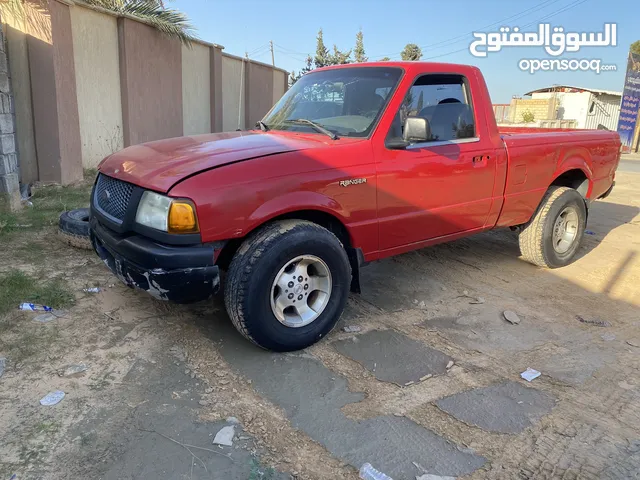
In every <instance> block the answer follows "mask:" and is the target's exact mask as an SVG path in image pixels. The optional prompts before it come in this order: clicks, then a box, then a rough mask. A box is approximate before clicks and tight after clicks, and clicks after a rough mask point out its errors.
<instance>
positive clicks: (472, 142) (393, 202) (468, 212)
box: [377, 74, 496, 250]
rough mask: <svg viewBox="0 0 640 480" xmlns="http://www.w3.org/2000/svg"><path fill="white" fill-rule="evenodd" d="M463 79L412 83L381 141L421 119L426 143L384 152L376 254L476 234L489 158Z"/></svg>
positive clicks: (489, 183) (484, 206)
mask: <svg viewBox="0 0 640 480" xmlns="http://www.w3.org/2000/svg"><path fill="white" fill-rule="evenodd" d="M471 93H472V92H471V91H470V89H469V83H468V82H467V80H466V78H464V77H462V76H461V75H448V74H447V75H443V74H428V75H423V76H421V77H419V78H418V79H417V80H416V81H415V82H414V84H413V86H412V87H411V89H410V90H409V92H408V94H407V97H406V98H405V101H404V102H403V104H402V106H401V107H400V111H398V112H397V114H396V119H395V120H394V122H393V125H392V127H391V129H390V132H389V134H388V136H387V139H390V138H394V137H396V138H397V137H398V136H400V137H401V136H402V125H403V124H404V120H405V119H406V117H407V116H420V117H423V118H426V119H427V120H428V121H429V123H430V126H431V131H432V138H431V139H430V140H429V141H425V142H422V143H417V144H413V145H409V146H408V147H406V148H405V149H391V148H385V149H384V150H383V151H382V158H379V159H378V161H377V168H378V189H377V200H378V219H379V226H380V230H379V231H380V250H387V249H392V248H395V247H400V246H404V245H410V244H412V243H418V242H423V241H425V240H430V239H434V238H438V237H444V236H447V235H451V234H456V233H460V232H466V231H473V230H476V229H481V228H482V227H483V226H484V224H485V221H486V219H487V216H488V214H489V211H490V208H491V204H492V192H493V183H494V176H495V170H496V152H495V147H494V146H493V143H492V142H491V140H490V139H489V138H481V137H480V136H479V135H478V134H477V131H476V127H475V119H476V118H477V117H476V115H475V114H474V111H473V103H472V101H471V97H472V96H471Z"/></svg>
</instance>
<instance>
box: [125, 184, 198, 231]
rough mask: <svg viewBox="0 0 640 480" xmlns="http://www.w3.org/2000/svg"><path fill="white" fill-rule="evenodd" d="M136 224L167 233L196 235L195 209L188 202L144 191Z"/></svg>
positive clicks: (196, 220)
mask: <svg viewBox="0 0 640 480" xmlns="http://www.w3.org/2000/svg"><path fill="white" fill-rule="evenodd" d="M136 222H137V223H139V224H140V225H145V226H147V227H151V228H155V229H156V230H162V231H163V232H168V233H197V232H198V231H199V228H198V219H197V217H196V209H195V207H194V205H193V203H191V202H190V201H189V200H185V199H177V198H169V197H165V196H164V195H160V194H158V193H155V192H149V191H145V192H144V193H143V194H142V198H141V199H140V204H139V205H138V211H137V212H136Z"/></svg>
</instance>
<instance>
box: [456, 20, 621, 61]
mask: <svg viewBox="0 0 640 480" xmlns="http://www.w3.org/2000/svg"><path fill="white" fill-rule="evenodd" d="M617 30H618V27H617V25H616V24H615V23H605V25H604V31H602V32H598V33H595V32H565V31H564V28H562V27H554V28H553V29H552V28H551V25H550V24H548V23H543V24H540V25H539V26H538V31H536V32H521V31H520V29H519V28H518V27H514V28H513V29H511V28H509V27H502V28H500V31H499V32H493V33H485V32H474V34H473V36H474V37H475V38H476V40H474V41H473V42H471V45H469V51H470V52H471V55H473V56H474V57H486V56H487V54H488V52H499V51H500V50H502V49H503V48H504V47H544V50H545V51H546V52H547V53H548V54H549V55H551V56H552V57H554V58H542V59H540V58H523V59H521V60H520V61H519V62H518V68H520V70H523V71H527V72H529V73H535V72H537V71H538V70H543V71H554V70H555V71H583V72H584V71H592V72H595V73H600V72H603V71H616V70H617V67H616V65H614V64H606V65H605V64H602V60H600V59H599V58H563V59H559V58H557V57H559V56H560V55H562V54H563V53H565V52H578V51H579V50H580V49H581V48H582V47H615V46H616V45H617V44H618V31H617Z"/></svg>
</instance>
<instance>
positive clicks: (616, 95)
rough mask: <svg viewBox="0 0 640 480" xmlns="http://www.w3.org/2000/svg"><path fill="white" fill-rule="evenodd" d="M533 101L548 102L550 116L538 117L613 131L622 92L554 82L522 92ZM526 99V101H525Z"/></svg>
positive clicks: (618, 114) (576, 126)
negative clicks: (549, 85)
mask: <svg viewBox="0 0 640 480" xmlns="http://www.w3.org/2000/svg"><path fill="white" fill-rule="evenodd" d="M525 96H530V97H531V100H532V101H533V102H532V103H546V102H548V103H547V106H548V109H547V111H548V112H549V113H548V114H549V115H554V114H555V116H554V117H553V118H546V119H545V118H539V120H575V121H576V124H575V128H585V129H598V128H600V129H602V128H606V129H607V130H614V131H615V130H616V129H617V127H618V117H619V116H620V101H621V100H622V92H614V91H611V90H600V89H597V88H580V87H572V86H569V85H554V86H551V87H546V88H539V89H537V90H532V91H531V92H527V93H525ZM525 101H526V100H525Z"/></svg>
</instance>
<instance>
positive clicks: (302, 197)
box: [243, 191, 349, 235]
mask: <svg viewBox="0 0 640 480" xmlns="http://www.w3.org/2000/svg"><path fill="white" fill-rule="evenodd" d="M302 210H315V211H320V212H324V213H327V214H329V215H331V216H333V217H336V218H337V219H338V220H340V222H341V223H342V224H343V225H346V224H347V222H348V217H349V213H348V212H347V210H346V209H345V208H344V206H343V205H341V204H340V203H339V202H338V201H336V200H335V199H334V198H330V197H328V196H326V195H323V194H322V193H319V192H310V191H299V192H289V193H286V194H284V195H281V196H279V197H276V198H272V199H270V200H268V201H267V202H265V203H263V204H261V205H260V206H259V207H258V208H256V209H255V210H254V211H253V212H252V213H251V215H249V217H248V218H247V223H246V229H245V231H244V232H243V235H246V234H247V233H248V232H250V231H252V230H254V229H255V228H257V227H258V226H260V225H262V224H263V223H265V222H268V221H269V220H272V219H273V218H276V217H279V216H281V215H286V214H287V213H291V212H297V211H302Z"/></svg>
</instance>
